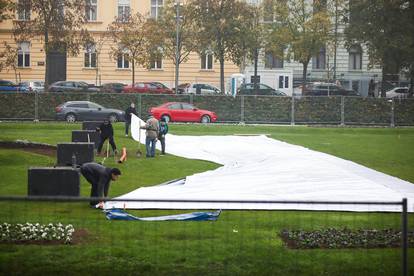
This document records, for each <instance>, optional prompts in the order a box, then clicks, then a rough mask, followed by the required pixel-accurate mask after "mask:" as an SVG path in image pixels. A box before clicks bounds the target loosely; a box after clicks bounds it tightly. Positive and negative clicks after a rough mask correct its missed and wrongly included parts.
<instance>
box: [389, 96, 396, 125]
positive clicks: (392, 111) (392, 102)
mask: <svg viewBox="0 0 414 276" xmlns="http://www.w3.org/2000/svg"><path fill="white" fill-rule="evenodd" d="M394 108H395V102H394V99H391V123H390V126H391V127H395V117H394Z"/></svg>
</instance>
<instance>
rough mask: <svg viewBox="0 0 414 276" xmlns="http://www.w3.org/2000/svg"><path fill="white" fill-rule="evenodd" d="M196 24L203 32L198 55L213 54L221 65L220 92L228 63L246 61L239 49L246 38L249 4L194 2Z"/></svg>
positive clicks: (222, 0) (224, 0)
mask: <svg viewBox="0 0 414 276" xmlns="http://www.w3.org/2000/svg"><path fill="white" fill-rule="evenodd" d="M188 4H189V6H190V9H191V13H192V15H193V20H194V22H195V24H196V26H197V29H198V30H199V33H198V35H197V37H195V38H196V39H197V43H198V47H197V52H199V53H200V54H202V53H203V52H205V51H207V50H209V51H211V52H212V53H213V55H214V57H215V59H216V60H218V61H219V63H220V89H221V91H225V87H224V62H225V61H226V60H229V61H232V62H234V63H236V64H240V61H241V60H242V57H241V55H240V50H239V47H240V45H238V43H237V42H238V40H239V38H238V37H239V36H242V35H244V34H243V30H244V28H243V20H244V19H245V16H243V15H244V12H245V11H246V7H247V4H246V3H245V2H243V1H237V0H191V1H189V3H188Z"/></svg>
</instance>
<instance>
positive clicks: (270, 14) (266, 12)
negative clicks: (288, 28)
mask: <svg viewBox="0 0 414 276" xmlns="http://www.w3.org/2000/svg"><path fill="white" fill-rule="evenodd" d="M274 15H275V13H274V0H264V1H263V21H264V22H268V23H271V22H274V20H275V16H274Z"/></svg>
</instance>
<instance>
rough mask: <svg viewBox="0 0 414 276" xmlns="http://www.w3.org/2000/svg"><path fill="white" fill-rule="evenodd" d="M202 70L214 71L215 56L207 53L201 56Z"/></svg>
mask: <svg viewBox="0 0 414 276" xmlns="http://www.w3.org/2000/svg"><path fill="white" fill-rule="evenodd" d="M201 69H203V70H212V69H213V54H212V53H205V54H203V55H201Z"/></svg>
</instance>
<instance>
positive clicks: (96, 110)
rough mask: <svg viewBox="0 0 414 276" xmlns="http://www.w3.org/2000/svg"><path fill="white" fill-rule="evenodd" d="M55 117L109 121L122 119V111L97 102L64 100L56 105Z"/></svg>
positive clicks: (59, 118) (71, 120) (69, 120)
mask: <svg viewBox="0 0 414 276" xmlns="http://www.w3.org/2000/svg"><path fill="white" fill-rule="evenodd" d="M56 119H57V120H66V121H67V122H69V123H73V122H75V121H101V120H105V119H108V120H109V121H111V122H117V121H124V120H125V113H124V111H121V110H118V109H112V108H105V107H103V106H101V105H99V104H96V103H93V102H88V101H71V102H65V103H63V104H61V105H59V106H57V107H56Z"/></svg>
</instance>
